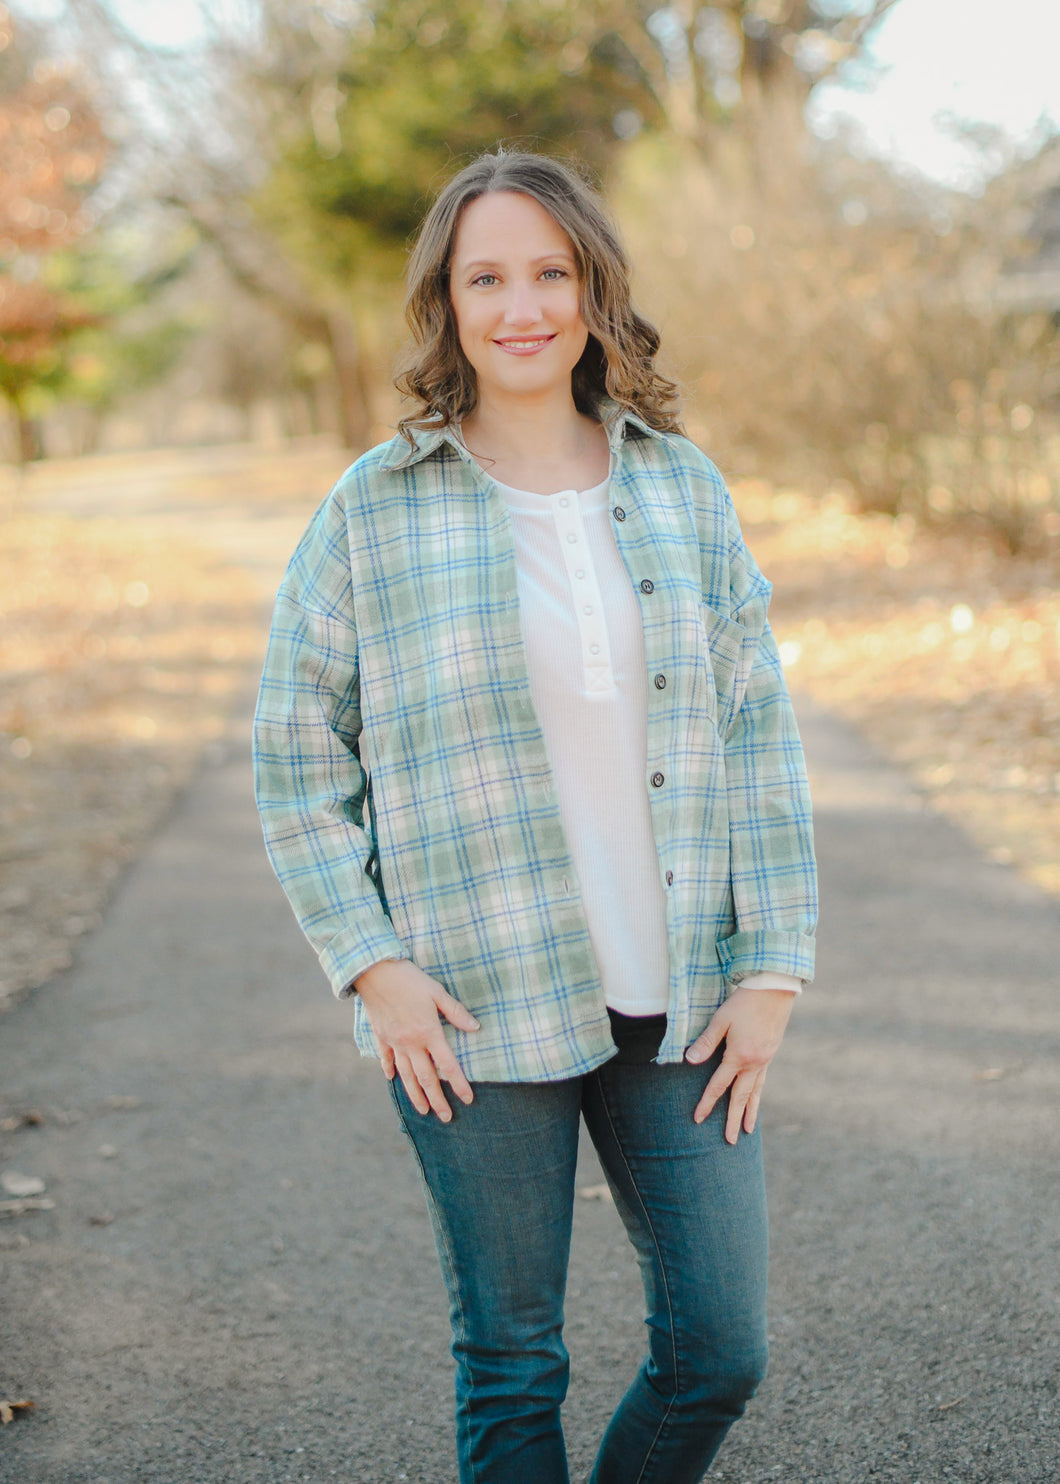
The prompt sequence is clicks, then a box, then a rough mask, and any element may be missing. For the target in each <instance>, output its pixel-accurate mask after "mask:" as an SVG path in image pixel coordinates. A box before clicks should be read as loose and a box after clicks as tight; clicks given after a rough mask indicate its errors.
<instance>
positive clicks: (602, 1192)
mask: <svg viewBox="0 0 1060 1484" xmlns="http://www.w3.org/2000/svg"><path fill="white" fill-rule="evenodd" d="M578 1194H579V1195H580V1196H581V1198H582V1200H583V1201H610V1202H611V1203H612V1204H614V1199H615V1198H614V1196H613V1195H612V1194H611V1187H610V1186H609V1185H582V1186H580V1187H579V1189H578Z"/></svg>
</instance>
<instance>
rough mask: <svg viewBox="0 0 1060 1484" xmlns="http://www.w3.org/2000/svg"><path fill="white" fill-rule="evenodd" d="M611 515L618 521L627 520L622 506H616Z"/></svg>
mask: <svg viewBox="0 0 1060 1484" xmlns="http://www.w3.org/2000/svg"><path fill="white" fill-rule="evenodd" d="M611 514H612V515H613V516H614V517H615V519H616V520H625V518H626V512H625V511H624V510H623V509H622V506H621V505H616V506H615V508H614V510H612V512H611Z"/></svg>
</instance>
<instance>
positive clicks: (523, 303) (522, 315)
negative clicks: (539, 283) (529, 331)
mask: <svg viewBox="0 0 1060 1484" xmlns="http://www.w3.org/2000/svg"><path fill="white" fill-rule="evenodd" d="M540 318H541V302H540V299H539V297H538V295H537V293H536V291H535V286H534V285H533V284H532V283H521V284H520V283H516V284H513V285H512V288H511V293H510V294H509V297H508V304H507V308H506V309H505V311H504V319H505V323H506V324H509V325H532V324H536V322H537V321H538V320H539V319H540Z"/></svg>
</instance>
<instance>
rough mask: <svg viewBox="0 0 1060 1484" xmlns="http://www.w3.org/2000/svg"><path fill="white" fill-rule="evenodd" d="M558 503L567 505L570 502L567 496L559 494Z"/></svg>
mask: <svg viewBox="0 0 1060 1484" xmlns="http://www.w3.org/2000/svg"><path fill="white" fill-rule="evenodd" d="M559 503H560V504H561V505H564V506H566V505H569V504H570V500H569V499H568V498H567V496H566V495H560V497H559Z"/></svg>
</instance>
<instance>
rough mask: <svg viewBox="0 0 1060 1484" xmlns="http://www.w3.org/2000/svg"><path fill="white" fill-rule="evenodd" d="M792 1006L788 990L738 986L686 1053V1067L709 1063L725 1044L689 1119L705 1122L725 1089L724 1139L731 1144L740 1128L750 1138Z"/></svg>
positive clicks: (790, 994) (793, 994) (791, 992)
mask: <svg viewBox="0 0 1060 1484" xmlns="http://www.w3.org/2000/svg"><path fill="white" fill-rule="evenodd" d="M794 1003H795V991H794V990H790V989H741V988H740V987H739V986H737V987H736V989H734V990H733V992H732V994H731V995H730V996H729V998H728V999H727V1000H726V1001H725V1003H724V1004H723V1005H722V1006H720V1008H719V1009H718V1010H717V1011H716V1012H715V1014H714V1015H713V1017H712V1019H711V1022H710V1024H709V1025H708V1026H707V1028H706V1030H705V1031H704V1032H703V1034H702V1035H701V1036H699V1037H698V1038H697V1039H696V1040H695V1041H693V1042H692V1044H691V1046H690V1047H689V1048H688V1050H687V1051H686V1052H685V1059H686V1060H687V1061H690V1062H703V1061H707V1060H709V1058H710V1057H711V1056H713V1054H714V1052H715V1051H716V1050H717V1048H718V1047H719V1046H720V1045H721V1043H722V1041H724V1042H725V1054H724V1055H723V1057H722V1059H721V1064H720V1066H719V1067H718V1069H717V1071H716V1072H715V1073H714V1075H713V1077H712V1078H711V1079H710V1081H709V1082H708V1083H707V1086H706V1089H705V1090H704V1093H703V1096H702V1097H701V1098H700V1100H699V1102H698V1103H697V1104H696V1111H695V1112H694V1113H693V1115H692V1117H693V1118H694V1119H695V1121H696V1123H702V1122H703V1120H704V1119H705V1118H707V1117H708V1116H709V1114H710V1112H711V1110H712V1109H713V1107H714V1104H715V1103H716V1102H717V1101H718V1099H719V1098H720V1097H721V1095H722V1094H723V1093H724V1091H725V1089H726V1088H728V1089H729V1112H728V1116H727V1117H726V1119H725V1138H726V1140H727V1141H728V1142H729V1143H730V1144H735V1143H736V1140H737V1139H738V1138H739V1137H740V1126H741V1124H742V1125H743V1128H744V1130H745V1131H746V1132H747V1133H749V1134H751V1133H754V1127H755V1123H756V1122H757V1120H758V1105H759V1103H760V1102H761V1100H762V1088H763V1086H764V1085H765V1080H766V1070H767V1068H768V1066H769V1063H770V1062H771V1061H772V1060H773V1058H774V1056H776V1054H777V1051H778V1050H779V1048H780V1043H781V1041H782V1040H783V1038H784V1031H785V1028H786V1027H787V1024H788V1017H789V1016H790V1014H791V1007H792V1005H793V1004H794Z"/></svg>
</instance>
